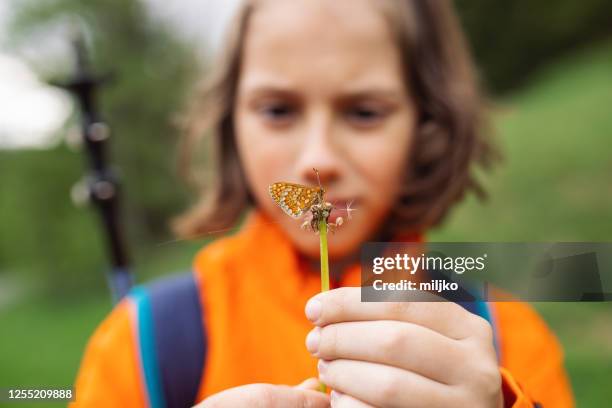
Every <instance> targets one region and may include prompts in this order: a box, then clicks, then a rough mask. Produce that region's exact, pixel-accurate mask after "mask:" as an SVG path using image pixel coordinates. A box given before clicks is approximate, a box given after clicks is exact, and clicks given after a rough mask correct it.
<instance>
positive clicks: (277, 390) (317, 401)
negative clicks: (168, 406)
mask: <svg viewBox="0 0 612 408" xmlns="http://www.w3.org/2000/svg"><path fill="white" fill-rule="evenodd" d="M320 385H321V383H320V382H319V381H318V380H317V379H316V378H309V379H307V380H306V381H304V382H303V383H301V384H300V385H296V386H295V387H290V386H287V385H272V384H248V385H243V386H240V387H235V388H230V389H228V390H225V391H222V392H220V393H218V394H215V395H212V396H210V397H208V398H206V399H205V400H204V401H202V402H201V403H199V404H198V405H196V406H195V407H194V408H226V407H227V408H233V407H252V408H275V407H279V408H281V407H282V408H284V407H287V408H304V407H308V408H327V407H329V396H328V395H327V394H323V393H322V392H319V391H317V390H318V389H319V387H320Z"/></svg>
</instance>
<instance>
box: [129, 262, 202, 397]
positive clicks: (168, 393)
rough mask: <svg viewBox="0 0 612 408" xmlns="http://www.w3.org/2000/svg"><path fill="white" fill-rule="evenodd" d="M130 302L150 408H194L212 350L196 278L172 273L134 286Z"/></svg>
mask: <svg viewBox="0 0 612 408" xmlns="http://www.w3.org/2000/svg"><path fill="white" fill-rule="evenodd" d="M130 298H131V299H132V301H133V302H134V304H135V306H136V313H137V328H138V345H139V352H140V360H141V363H142V374H143V380H144V383H145V388H146V394H147V397H148V402H149V406H150V407H151V408H179V407H181V408H182V407H190V406H193V405H194V404H195V402H196V397H197V392H198V389H199V386H200V380H201V375H202V370H203V368H204V361H205V358H206V348H207V342H206V336H205V328H204V326H203V319H202V308H201V303H200V295H199V290H198V285H197V282H196V281H195V276H194V275H193V274H192V273H188V274H181V275H173V276H170V277H167V278H163V279H160V280H157V281H155V282H153V283H152V284H150V285H147V286H138V287H135V288H134V289H132V292H131V293H130Z"/></svg>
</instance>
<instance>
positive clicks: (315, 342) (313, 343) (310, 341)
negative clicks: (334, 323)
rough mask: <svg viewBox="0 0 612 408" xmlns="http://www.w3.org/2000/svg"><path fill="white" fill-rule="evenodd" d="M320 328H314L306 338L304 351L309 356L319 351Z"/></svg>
mask: <svg viewBox="0 0 612 408" xmlns="http://www.w3.org/2000/svg"><path fill="white" fill-rule="evenodd" d="M320 332H321V328H320V327H315V328H314V329H312V330H311V331H310V333H308V336H306V349H308V352H310V353H311V354H315V353H316V352H317V351H318V350H319V341H320V340H321V333H320Z"/></svg>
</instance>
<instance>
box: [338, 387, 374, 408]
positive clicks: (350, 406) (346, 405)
mask: <svg viewBox="0 0 612 408" xmlns="http://www.w3.org/2000/svg"><path fill="white" fill-rule="evenodd" d="M331 406H332V408H374V407H373V406H372V405H370V404H366V403H365V402H363V401H360V400H358V399H357V398H354V397H351V396H350V395H346V394H342V393H341V392H339V391H336V390H332V392H331Z"/></svg>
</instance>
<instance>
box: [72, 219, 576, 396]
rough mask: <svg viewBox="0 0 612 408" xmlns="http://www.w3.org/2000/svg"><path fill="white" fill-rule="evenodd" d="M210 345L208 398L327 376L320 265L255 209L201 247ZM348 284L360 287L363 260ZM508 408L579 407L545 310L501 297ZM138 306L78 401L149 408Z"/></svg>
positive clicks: (204, 391) (112, 320)
mask: <svg viewBox="0 0 612 408" xmlns="http://www.w3.org/2000/svg"><path fill="white" fill-rule="evenodd" d="M194 273H195V274H196V278H197V281H198V282H199V288H200V294H201V301H202V302H203V305H202V306H203V310H204V314H203V319H204V320H205V322H206V331H207V340H208V350H207V357H206V364H205V367H204V372H203V374H202V381H201V383H200V387H199V393H198V400H202V399H204V398H205V397H206V396H209V395H211V394H214V393H217V392H219V391H221V390H224V389H227V388H230V387H235V386H238V385H243V384H249V383H260V382H263V383H275V384H297V383H299V382H301V381H303V380H304V379H305V378H308V377H313V376H317V367H316V365H317V364H316V363H317V362H316V360H315V358H313V357H312V356H311V355H310V354H309V353H308V352H307V350H306V348H305V346H304V339H305V337H306V335H307V333H308V332H309V331H310V330H311V329H312V324H311V323H310V322H309V321H308V320H307V319H306V317H305V315H304V305H305V304H306V301H307V300H308V299H309V298H310V297H311V296H313V295H314V294H316V293H317V292H318V291H319V290H320V280H319V276H318V274H317V273H313V271H308V267H307V266H306V265H304V264H302V263H301V262H300V261H299V257H297V256H296V253H295V251H294V249H293V247H292V246H291V244H290V242H289V241H288V240H287V239H286V238H285V236H284V235H283V233H282V232H281V231H280V229H279V228H278V227H277V226H275V225H274V224H273V223H271V222H270V221H269V220H268V219H266V218H264V216H263V215H261V214H258V213H255V214H254V215H253V216H252V217H251V219H250V220H249V221H248V222H247V224H246V226H245V227H244V228H243V229H242V231H240V232H239V233H238V234H236V235H235V236H233V237H228V238H224V239H220V240H218V241H216V242H214V243H212V244H210V245H208V246H207V247H206V248H204V249H203V250H202V251H200V253H199V254H198V255H197V257H196V259H195V262H194ZM337 285H338V286H359V285H360V273H359V266H358V265H356V266H354V267H353V268H349V270H347V271H346V273H345V274H344V276H343V278H342V281H341V282H337ZM490 306H492V307H491V311H492V315H493V320H494V322H495V326H496V327H495V328H496V331H497V335H498V342H499V347H500V354H501V356H502V361H501V363H500V370H501V373H502V379H503V390H504V398H505V402H506V406H507V407H515V408H522V407H533V406H534V405H533V402H534V401H537V402H539V403H540V404H541V405H542V406H543V407H555V408H564V407H573V406H574V403H573V397H572V394H571V389H570V386H569V384H568V381H567V377H566V374H565V371H564V368H563V362H562V352H561V348H560V346H559V343H558V342H557V340H556V338H555V337H554V335H553V334H552V333H551V332H550V330H549V329H548V328H547V327H546V325H545V324H544V322H543V321H542V320H541V318H540V317H539V316H538V315H537V314H536V313H535V312H534V311H533V310H532V309H531V308H530V307H529V306H528V305H526V304H524V303H519V302H511V303H510V302H509V303H495V304H491V305H490ZM136 338H137V337H136V333H135V325H134V305H133V304H132V303H131V301H130V299H129V298H127V299H125V300H124V301H122V302H121V303H120V304H119V305H118V306H117V307H116V308H115V309H114V310H113V312H112V313H111V314H110V315H109V316H108V317H107V318H106V319H105V320H104V322H103V323H102V324H101V325H100V326H99V327H98V329H97V330H96V332H95V333H94V335H93V336H92V338H91V339H90V341H89V344H88V345H87V349H86V351H85V355H84V357H83V360H82V363H81V368H80V371H79V373H78V377H77V381H76V385H75V388H76V401H75V402H74V403H73V404H72V405H71V406H73V407H92V406H100V407H146V406H147V404H146V396H145V393H144V384H143V381H142V377H141V367H140V361H139V357H138V353H137V349H136V348H137V345H136V343H135V339H136Z"/></svg>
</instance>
